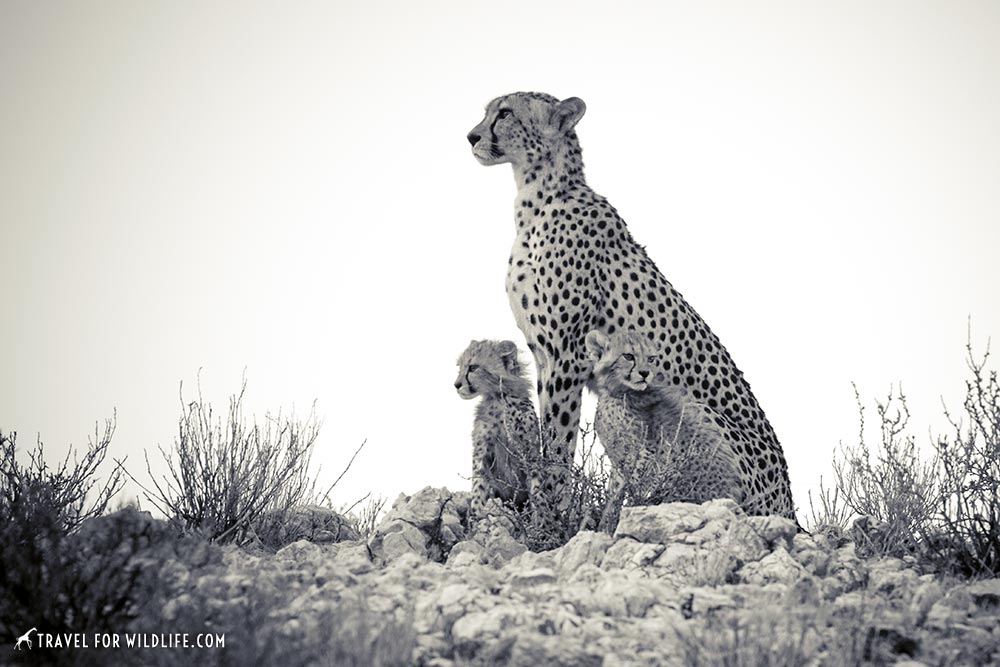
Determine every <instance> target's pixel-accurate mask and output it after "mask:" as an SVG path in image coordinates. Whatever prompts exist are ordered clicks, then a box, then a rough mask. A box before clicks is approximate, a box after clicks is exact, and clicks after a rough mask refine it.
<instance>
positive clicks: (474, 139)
mask: <svg viewBox="0 0 1000 667" xmlns="http://www.w3.org/2000/svg"><path fill="white" fill-rule="evenodd" d="M466 139H468V140H469V143H470V144H472V145H473V146H475V145H476V144H478V143H479V140H480V139H482V137H480V136H479V135H478V134H476V133H475V132H469V136H468V137H466Z"/></svg>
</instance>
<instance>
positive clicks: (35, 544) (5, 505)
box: [0, 419, 123, 636]
mask: <svg viewBox="0 0 1000 667" xmlns="http://www.w3.org/2000/svg"><path fill="white" fill-rule="evenodd" d="M114 430H115V421H114V419H109V420H107V421H106V422H105V425H104V430H103V432H99V431H98V430H97V428H96V427H95V429H94V438H93V439H90V440H89V441H88V446H87V449H86V451H85V452H84V453H83V455H82V457H80V458H78V456H77V451H76V448H74V447H70V448H69V451H68V452H67V454H66V458H65V459H63V461H62V463H60V464H59V465H58V466H56V467H55V468H52V467H50V466H49V465H48V464H47V463H46V462H45V457H44V445H43V444H42V441H41V439H39V440H38V443H37V445H36V447H35V449H34V450H32V451H30V452H29V453H28V464H27V465H21V464H19V463H18V462H17V460H16V459H15V454H16V451H17V434H16V433H14V432H11V433H7V434H4V433H0V563H2V564H3V566H2V567H0V635H3V636H12V635H13V633H14V631H15V630H16V629H18V628H21V630H19V632H23V630H24V629H27V628H29V627H32V626H33V625H38V624H39V623H41V622H44V623H46V624H47V626H46V627H47V629H49V631H51V632H57V631H58V630H60V629H63V628H67V627H68V625H67V624H68V623H70V622H72V620H73V618H72V617H73V616H74V615H75V616H76V617H77V620H80V619H79V617H80V616H81V615H83V614H84V612H86V616H87V620H89V622H90V623H91V624H92V625H93V626H96V627H103V626H105V625H107V624H108V623H110V622H111V620H112V618H113V617H115V616H116V614H117V613H118V612H119V611H121V610H120V608H119V607H118V605H117V602H119V600H118V599H117V598H114V599H110V598H108V591H106V590H105V587H104V586H103V585H99V584H96V583H95V578H94V577H90V576H89V575H88V572H87V571H85V570H84V569H83V568H82V567H80V566H79V565H80V563H78V559H77V554H78V553H79V551H80V550H79V548H77V546H76V545H75V543H74V540H76V533H77V532H78V531H79V529H80V527H81V524H83V523H84V521H86V520H88V519H91V518H93V517H96V516H99V515H100V514H101V513H102V512H104V510H105V508H106V507H107V505H108V503H109V502H110V500H111V499H112V497H113V496H114V495H115V494H116V493H117V492H118V490H119V489H120V488H121V486H122V484H123V479H122V469H121V464H120V463H119V464H118V465H117V466H116V467H115V468H114V470H113V471H112V473H111V475H110V476H109V477H108V478H107V480H106V481H105V482H104V483H103V484H99V483H98V480H97V476H96V475H97V471H98V468H100V466H101V464H102V463H103V462H104V459H105V457H106V456H107V449H108V445H109V444H110V443H111V438H112V436H113V435H114ZM71 458H72V459H73V462H72V464H71V463H70V459H71ZM88 496H89V497H90V499H89V501H88ZM76 541H79V540H76ZM97 598H101V599H103V600H104V604H101V605H97V606H94V605H90V604H89V602H92V601H93V600H94V599H97Z"/></svg>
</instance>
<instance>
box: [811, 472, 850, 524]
mask: <svg viewBox="0 0 1000 667" xmlns="http://www.w3.org/2000/svg"><path fill="white" fill-rule="evenodd" d="M806 495H807V496H808V498H809V520H808V521H807V525H808V527H809V531H810V532H815V531H821V530H824V529H830V528H833V529H835V530H837V531H839V532H840V533H845V532H846V531H847V528H848V526H849V525H850V521H851V508H850V507H849V506H848V504H847V503H846V502H844V499H843V497H841V495H840V487H839V486H837V485H836V484H835V485H834V486H833V488H829V487H826V486H824V485H823V478H822V477H820V478H819V494H818V495H819V507H817V506H816V504H815V503H813V496H812V491H811V490H810V491H808V492H807V494H806Z"/></svg>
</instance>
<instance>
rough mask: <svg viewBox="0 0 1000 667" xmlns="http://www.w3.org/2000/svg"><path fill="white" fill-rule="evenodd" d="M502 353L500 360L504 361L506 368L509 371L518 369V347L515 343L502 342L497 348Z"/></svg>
mask: <svg viewBox="0 0 1000 667" xmlns="http://www.w3.org/2000/svg"><path fill="white" fill-rule="evenodd" d="M497 349H498V350H499V351H500V358H501V359H502V360H503V365H504V368H506V369H507V370H509V371H510V370H516V369H517V365H518V364H517V345H515V344H514V343H513V341H509V340H502V341H500V345H499V346H498V347H497Z"/></svg>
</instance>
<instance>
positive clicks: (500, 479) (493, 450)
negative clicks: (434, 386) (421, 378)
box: [455, 340, 539, 519]
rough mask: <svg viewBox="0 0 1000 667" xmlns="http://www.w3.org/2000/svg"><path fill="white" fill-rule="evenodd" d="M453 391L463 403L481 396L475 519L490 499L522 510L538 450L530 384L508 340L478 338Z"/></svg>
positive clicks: (475, 443) (475, 439)
mask: <svg viewBox="0 0 1000 667" xmlns="http://www.w3.org/2000/svg"><path fill="white" fill-rule="evenodd" d="M455 389H456V390H457V391H458V395H459V396H461V397H462V398H464V399H471V398H475V397H476V396H482V397H483V400H482V401H481V402H480V403H479V405H478V406H477V407H476V418H475V421H474V423H473V427H472V500H471V503H470V505H471V507H470V510H471V513H472V517H473V519H479V518H482V517H483V515H484V508H485V506H486V503H487V501H488V500H489V499H490V498H499V499H500V500H501V501H503V502H504V503H506V504H507V505H509V506H510V507H513V508H514V509H515V510H517V511H522V510H524V508H525V507H526V505H527V502H528V492H529V489H528V485H529V476H528V466H529V465H530V464H531V462H533V461H536V460H537V453H538V451H539V429H538V417H537V416H536V415H535V406H534V405H532V403H531V383H530V382H529V381H528V380H526V379H525V377H524V367H523V366H522V365H521V362H520V361H519V360H518V358H517V346H516V345H514V343H512V342H511V341H509V340H505V341H500V342H497V341H491V340H479V341H476V340H474V341H472V342H471V343H469V347H468V348H466V349H465V351H464V352H462V355H461V356H460V357H459V358H458V378H457V379H456V380H455Z"/></svg>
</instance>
